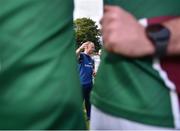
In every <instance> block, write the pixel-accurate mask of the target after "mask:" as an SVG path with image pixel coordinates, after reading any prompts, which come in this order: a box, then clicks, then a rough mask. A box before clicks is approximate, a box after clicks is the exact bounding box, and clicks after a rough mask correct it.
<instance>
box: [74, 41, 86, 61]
mask: <svg viewBox="0 0 180 131" xmlns="http://www.w3.org/2000/svg"><path fill="white" fill-rule="evenodd" d="M87 45H88V44H87V43H83V44H82V45H81V46H80V47H79V48H78V49H77V50H76V56H77V57H78V58H79V55H80V53H81V52H82V51H83V50H84V49H85V48H86V46H87Z"/></svg>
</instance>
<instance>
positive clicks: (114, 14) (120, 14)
mask: <svg viewBox="0 0 180 131" xmlns="http://www.w3.org/2000/svg"><path fill="white" fill-rule="evenodd" d="M101 23H102V27H103V28H102V32H103V39H104V41H105V48H106V49H107V50H108V51H110V52H114V53H118V54H121V55H124V56H127V57H143V56H147V55H153V54H154V53H155V47H154V46H153V44H152V43H151V42H150V40H149V39H148V38H147V36H146V34H145V28H144V27H143V26H142V25H141V24H139V22H138V20H136V19H135V17H134V16H132V15H131V14H130V13H128V12H127V11H124V10H123V9H121V8H120V7H117V6H105V14H104V17H103V19H102V21H101ZM164 25H165V26H166V27H167V28H169V29H170V31H171V32H172V34H171V40H170V43H169V45H168V49H167V50H168V51H167V54H168V55H179V54H180V37H179V36H180V19H179V18H176V19H174V20H170V21H168V22H165V23H164Z"/></svg>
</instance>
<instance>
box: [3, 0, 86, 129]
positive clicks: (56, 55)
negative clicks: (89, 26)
mask: <svg viewBox="0 0 180 131" xmlns="http://www.w3.org/2000/svg"><path fill="white" fill-rule="evenodd" d="M73 9H74V3H73V1H72V0H65V1H63V0H1V1H0V32H1V35H0V105H1V106H0V129H3V130H5V129H8V130H11V129H16V130H20V129H25V130H32V129H36V130H46V129H58V130H59V129H69V130H70V129H71V130H72V129H79V130H80V129H85V123H84V118H83V113H82V93H81V88H80V82H79V78H78V71H77V66H76V65H77V64H76V54H75V37H74V31H73ZM68 72H70V73H71V76H69V73H68Z"/></svg>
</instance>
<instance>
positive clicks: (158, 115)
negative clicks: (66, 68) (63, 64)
mask: <svg viewBox="0 0 180 131" xmlns="http://www.w3.org/2000/svg"><path fill="white" fill-rule="evenodd" d="M105 2H107V3H108V4H111V5H118V6H120V7H121V8H124V9H125V10H127V11H129V12H131V13H132V14H133V15H134V16H136V18H137V19H140V18H153V17H158V16H177V15H180V11H179V9H180V1H179V0H173V1H172V0H158V1H157V0H149V1H144V0H136V1H131V0H107V1H105ZM119 37H121V36H119ZM159 70H160V65H159V60H154V59H152V58H150V57H146V58H141V59H131V58H126V57H123V56H121V55H116V54H112V53H108V52H106V51H105V52H104V54H103V56H102V63H101V65H100V67H99V70H98V74H97V77H96V80H95V87H94V89H93V92H92V96H91V101H92V103H93V104H94V105H95V106H96V107H98V108H99V109H101V110H102V111H104V112H106V113H109V114H111V115H115V116H118V117H122V118H126V119H129V120H132V121H137V122H140V123H144V124H150V125H155V126H163V127H177V128H180V111H179V107H178V98H177V93H176V92H175V89H174V85H173V84H172V83H170V82H167V81H164V79H163V76H165V77H166V75H164V74H163V73H162V72H161V73H160V72H159Z"/></svg>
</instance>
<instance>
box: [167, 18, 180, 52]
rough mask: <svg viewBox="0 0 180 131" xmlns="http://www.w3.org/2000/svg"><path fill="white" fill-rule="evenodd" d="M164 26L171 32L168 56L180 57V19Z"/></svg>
mask: <svg viewBox="0 0 180 131" xmlns="http://www.w3.org/2000/svg"><path fill="white" fill-rule="evenodd" d="M164 25H165V26H166V27H167V28H168V29H170V31H171V39H170V43H169V45H168V49H167V54H168V55H180V17H178V18H176V19H173V20H170V21H168V22H165V23H164Z"/></svg>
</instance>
